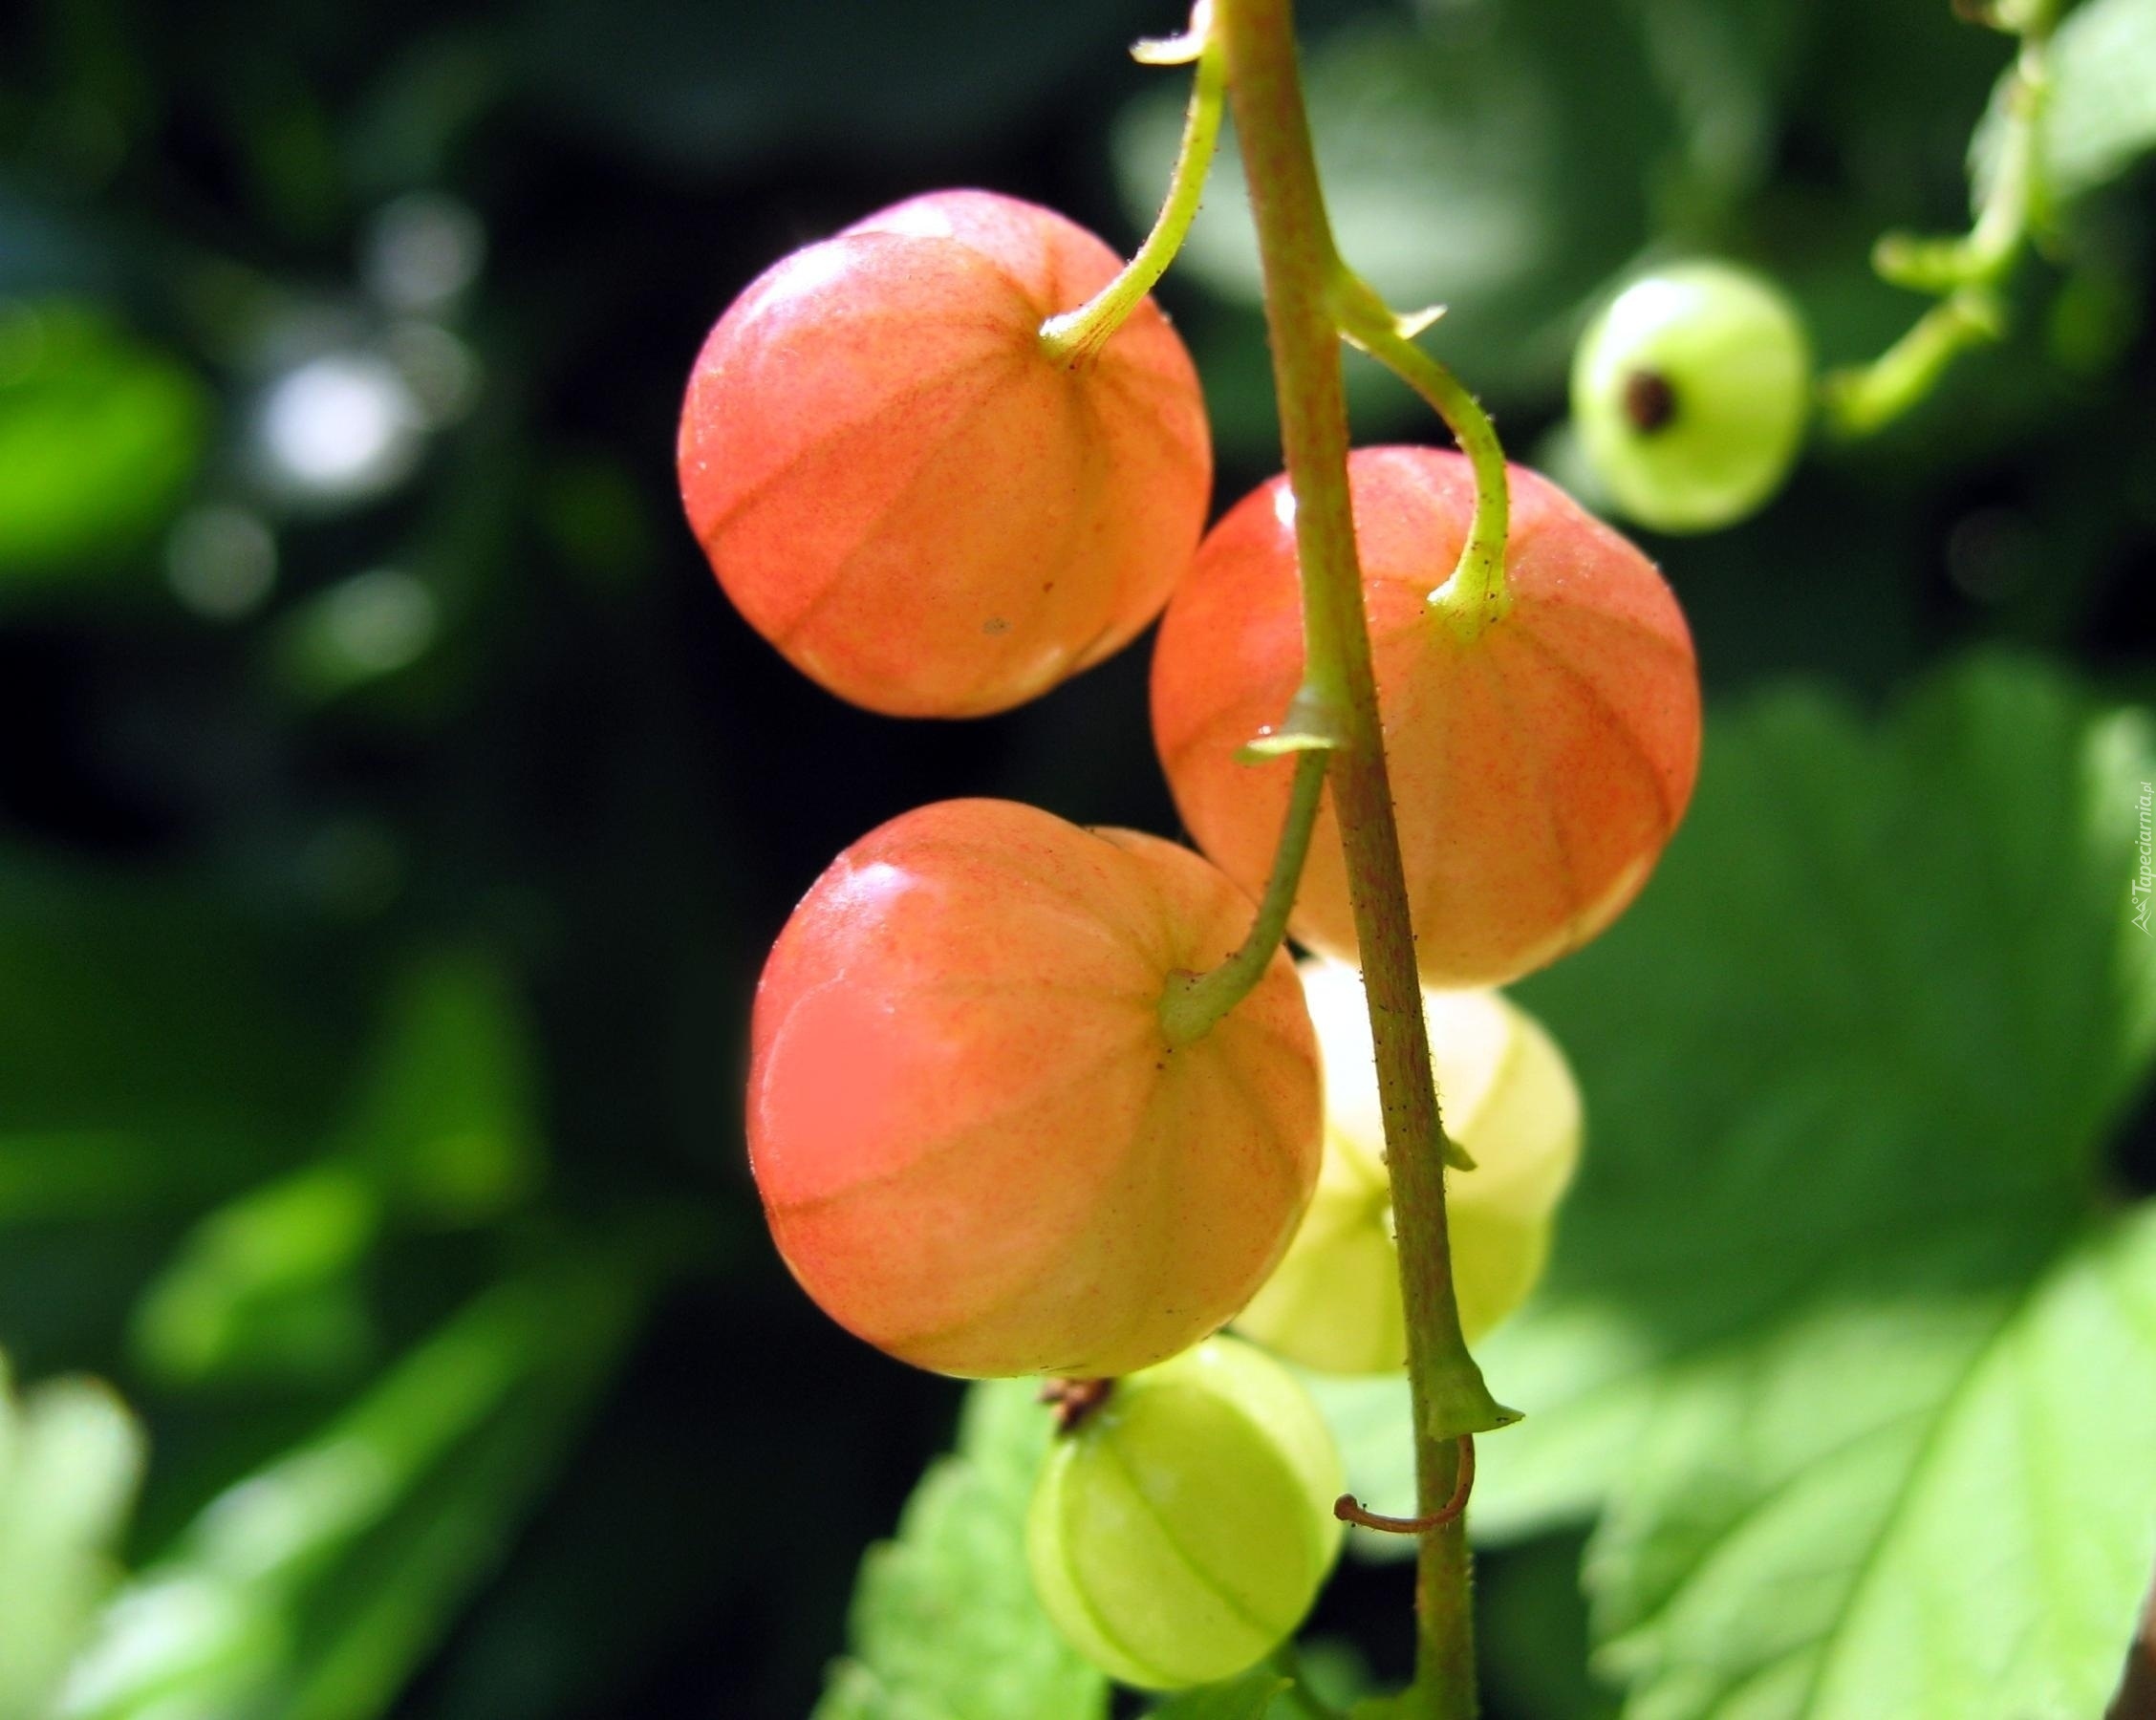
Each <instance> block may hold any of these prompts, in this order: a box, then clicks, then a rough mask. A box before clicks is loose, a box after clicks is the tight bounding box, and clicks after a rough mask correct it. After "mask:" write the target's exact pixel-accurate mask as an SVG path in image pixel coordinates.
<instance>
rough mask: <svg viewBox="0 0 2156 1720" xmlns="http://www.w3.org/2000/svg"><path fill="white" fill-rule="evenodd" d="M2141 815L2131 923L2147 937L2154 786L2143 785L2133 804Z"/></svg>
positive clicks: (2153, 867)
mask: <svg viewBox="0 0 2156 1720" xmlns="http://www.w3.org/2000/svg"><path fill="white" fill-rule="evenodd" d="M2134 805H2135V806H2136V807H2137V808H2138V809H2139V811H2140V813H2141V838H2140V840H2139V841H2138V842H2136V843H2135V844H2134V847H2135V849H2136V850H2137V851H2138V852H2139V854H2140V855H2141V870H2140V874H2139V875H2138V876H2137V877H2136V878H2135V879H2134V882H2133V923H2134V924H2135V925H2137V926H2139V927H2140V928H2141V935H2143V936H2144V937H2146V936H2148V935H2150V934H2149V930H2148V904H2149V897H2150V892H2156V864H2151V856H2152V855H2156V785H2151V784H2148V783H2144V784H2142V785H2141V799H2139V800H2138V801H2136V802H2135V803H2134Z"/></svg>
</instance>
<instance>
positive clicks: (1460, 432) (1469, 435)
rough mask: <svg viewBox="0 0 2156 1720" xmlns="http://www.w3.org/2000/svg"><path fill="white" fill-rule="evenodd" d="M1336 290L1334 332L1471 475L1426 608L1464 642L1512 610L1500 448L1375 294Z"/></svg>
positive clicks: (1451, 380)
mask: <svg viewBox="0 0 2156 1720" xmlns="http://www.w3.org/2000/svg"><path fill="white" fill-rule="evenodd" d="M1346 287H1347V290H1345V291H1341V292H1338V293H1337V294H1336V297H1337V299H1338V315H1339V318H1340V330H1341V333H1344V334H1346V335H1347V336H1348V339H1349V340H1351V341H1353V342H1354V343H1355V345H1357V346H1359V347H1361V348H1362V349H1363V351H1364V352H1366V353H1368V354H1369V355H1370V356H1371V357H1372V358H1375V359H1376V360H1377V361H1378V362H1379V363H1380V364H1383V365H1385V366H1387V367H1388V368H1390V369H1391V371H1392V372H1393V374H1394V375H1396V376H1399V377H1400V378H1401V380H1402V381H1404V382H1406V383H1407V385H1408V386H1409V387H1410V388H1412V389H1413V390H1414V391H1415V393H1417V394H1418V395H1420V396H1421V397H1422V398H1424V399H1425V400H1427V401H1429V402H1430V405H1431V407H1432V409H1433V410H1434V412H1435V413H1436V414H1437V416H1438V417H1439V418H1441V419H1444V420H1445V427H1446V428H1447V429H1448V430H1450V431H1451V432H1452V433H1453V440H1454V441H1456V442H1458V443H1459V446H1460V452H1461V453H1463V454H1465V455H1466V456H1467V462H1468V465H1469V466H1470V467H1471V468H1472V469H1473V471H1474V473H1475V513H1474V516H1473V517H1472V518H1471V519H1470V520H1469V521H1468V525H1467V542H1466V543H1465V544H1463V545H1461V546H1460V557H1459V565H1458V566H1457V567H1456V568H1455V569H1454V570H1453V576H1452V577H1451V578H1450V579H1448V580H1446V581H1445V583H1444V584H1443V585H1441V586H1439V587H1438V588H1437V589H1436V590H1435V591H1433V592H1431V594H1430V605H1431V608H1432V609H1433V610H1434V611H1436V612H1437V613H1440V614H1442V615H1443V616H1444V617H1445V618H1446V619H1447V620H1448V621H1450V622H1451V623H1452V625H1453V626H1454V628H1455V629H1456V630H1457V631H1458V633H1459V634H1460V636H1461V637H1462V638H1463V639H1470V640H1472V639H1474V638H1477V636H1479V635H1480V634H1481V633H1482V630H1483V629H1484V628H1486V627H1488V626H1490V625H1491V624H1492V623H1493V622H1497V621H1501V620H1503V619H1504V617H1505V616H1506V615H1507V614H1508V613H1510V612H1511V609H1512V594H1511V592H1510V591H1508V590H1507V589H1506V587H1505V537H1506V534H1507V533H1508V532H1509V531H1510V529H1511V520H1512V487H1511V483H1510V481H1509V479H1508V478H1507V476H1506V473H1505V457H1504V447H1503V444H1502V443H1500V442H1499V441H1498V431H1497V426H1496V425H1494V424H1493V423H1491V422H1490V415H1489V414H1488V413H1486V412H1484V411H1483V410H1482V403H1481V401H1479V400H1477V398H1475V397H1474V396H1473V395H1472V394H1470V393H1469V392H1468V391H1467V388H1466V386H1465V385H1464V384H1463V383H1462V382H1461V381H1460V379H1459V378H1458V377H1457V376H1454V375H1453V373H1452V372H1451V371H1450V370H1449V369H1447V368H1446V367H1445V366H1444V365H1442V364H1440V363H1439V362H1438V361H1437V360H1436V359H1434V358H1433V357H1432V356H1431V355H1429V354H1428V353H1426V352H1424V351H1423V350H1422V349H1421V348H1420V347H1418V346H1416V345H1415V343H1414V342H1413V341H1412V340H1411V339H1409V338H1408V336H1407V334H1406V333H1403V332H1402V330H1401V327H1400V322H1399V319H1398V318H1397V317H1395V316H1394V315H1393V314H1392V312H1391V311H1390V310H1388V309H1387V308H1386V307H1385V305H1384V304H1383V302H1382V301H1380V300H1379V299H1378V297H1377V295H1376V294H1375V293H1373V292H1371V291H1370V290H1369V288H1368V287H1366V286H1364V285H1363V283H1362V282H1361V281H1359V280H1356V279H1354V278H1353V277H1351V276H1350V277H1348V280H1347V282H1346Z"/></svg>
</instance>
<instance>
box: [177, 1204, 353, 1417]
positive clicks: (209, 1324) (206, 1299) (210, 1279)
mask: <svg viewBox="0 0 2156 1720" xmlns="http://www.w3.org/2000/svg"><path fill="white" fill-rule="evenodd" d="M380 1221H381V1198H380V1195H379V1193H377V1190H376V1189H375V1187H374V1185H373V1184H372V1183H370V1182H369V1181H368V1180H367V1179H366V1178H364V1177H363V1176H361V1175H360V1174H358V1172H356V1171H355V1170H354V1169H353V1168H352V1167H350V1166H348V1165H340V1164H335V1163H321V1164H315V1165H310V1166H308V1167H306V1168H304V1169H302V1170H300V1171H297V1172H293V1173H292V1174H291V1175H290V1176H286V1177H281V1178H279V1179H278V1180H277V1181H275V1182H272V1183H268V1184H265V1185H264V1186H263V1187H262V1188H260V1189H257V1190H254V1191H253V1192H251V1193H248V1194H246V1195H244V1196H242V1197H241V1198H240V1199H238V1200H235V1201H233V1202H231V1203H230V1204H229V1205H227V1206H226V1207H224V1208H222V1209H220V1210H219V1211H217V1212H215V1213H213V1214H211V1215H209V1216H208V1217H207V1218H205V1219H204V1220H203V1221H202V1223H201V1224H200V1225H198V1226H197V1227H196V1228H195V1230H194V1232H193V1233H192V1234H191V1235H190V1236H188V1238H187V1240H186V1242H185V1243H184V1244H183V1248H182V1252H181V1254H180V1256H179V1258H177V1259H176V1260H175V1261H174V1262H173V1263H172V1265H171V1266H170V1267H169V1268H168V1269H167V1270H166V1271H165V1272H164V1274H163V1275H162V1277H160V1278H159V1279H157V1280H156V1281H155V1282H153V1283H152V1284H151V1285H150V1287H149V1289H148V1290H147V1291H145V1292H144V1295H143V1299H142V1301H141V1303H140V1306H139V1307H138V1309H137V1311H136V1319H135V1330H134V1344H135V1350H136V1353H137V1355H138V1356H140V1359H141V1361H142V1363H143V1365H144V1366H146V1367H148V1368H149V1369H150V1370H151V1371H153V1372H155V1373H157V1374H159V1375H161V1376H162V1377H163V1378H165V1379H167V1380H173V1381H185V1382H190V1383H192V1382H200V1381H202V1380H205V1379H207V1378H209V1377H211V1376H213V1375H219V1374H228V1373H235V1372H248V1373H267V1374H300V1375H308V1376H313V1377H325V1376H326V1377H334V1376H335V1375H336V1374H338V1373H341V1372H342V1371H344V1369H346V1368H347V1367H349V1366H350V1365H353V1364H354V1363H355V1362H356V1361H358V1360H359V1359H360V1358H361V1357H362V1356H363V1355H364V1354H365V1352H366V1349H367V1347H368V1345H369V1344H371V1342H372V1340H373V1336H374V1325H373V1322H372V1320H371V1318H370V1316H369V1315H368V1312H367V1307H366V1304H365V1302H364V1301H363V1300H362V1299H361V1298H360V1295H359V1293H358V1289H357V1286H356V1284H355V1283H354V1282H353V1279H352V1274H353V1271H354V1269H355V1268H356V1266H357V1265H358V1263H359V1262H360V1260H361V1259H363V1258H365V1256H366V1253H367V1251H368V1249H369V1248H370V1247H371V1246H372V1245H373V1243H374V1240H375V1236H376V1233H377V1228H378V1226H379V1224H380Z"/></svg>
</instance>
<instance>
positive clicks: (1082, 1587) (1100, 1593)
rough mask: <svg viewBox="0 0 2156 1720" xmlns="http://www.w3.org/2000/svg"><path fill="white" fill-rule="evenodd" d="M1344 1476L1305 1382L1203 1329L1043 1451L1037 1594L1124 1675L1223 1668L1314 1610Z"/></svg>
mask: <svg viewBox="0 0 2156 1720" xmlns="http://www.w3.org/2000/svg"><path fill="white" fill-rule="evenodd" d="M1341 1485H1342V1482H1341V1467H1340V1456H1339V1452H1338V1451H1337V1450H1336V1449H1335V1447H1334V1445H1333V1441H1332V1435H1331V1433H1330V1432H1329V1431H1328V1430H1327V1429H1326V1424H1325V1421H1324V1418H1323V1417H1322V1416H1321V1415H1320V1414H1319V1412H1318V1408H1317V1406H1316V1405H1315V1404H1313V1403H1312V1402H1311V1401H1310V1396H1309V1393H1308V1392H1307V1391H1305V1390H1304V1388H1303V1387H1302V1386H1301V1385H1300V1384H1299V1383H1298V1382H1297V1381H1296V1379H1295V1378H1294V1377H1293V1376H1292V1375H1291V1374H1289V1373H1288V1372H1287V1371H1286V1370H1285V1369H1284V1368H1283V1367H1282V1366H1281V1365H1280V1364H1279V1363H1277V1362H1275V1361H1273V1360H1272V1359H1271V1358H1270V1357H1268V1356H1266V1355H1264V1354H1263V1353H1261V1351H1259V1350H1257V1349H1255V1348H1253V1347H1252V1346H1251V1345H1249V1344H1243V1343H1240V1342H1239V1341H1237V1340H1235V1339H1233V1338H1215V1339H1211V1340H1209V1341H1207V1342H1206V1343H1204V1344H1199V1345H1198V1346H1197V1348H1196V1349H1193V1350H1190V1351H1187V1352H1185V1353H1184V1354H1182V1355H1179V1356H1177V1357H1175V1360H1173V1361H1171V1362H1168V1363H1165V1364H1163V1365H1161V1366H1158V1367H1154V1368H1149V1369H1147V1370H1146V1371H1144V1372H1142V1373H1139V1374H1135V1375H1132V1377H1130V1378H1128V1379H1123V1380H1118V1381H1116V1382H1115V1383H1114V1385H1113V1387H1111V1388H1110V1390H1109V1392H1108V1394H1107V1396H1106V1397H1105V1399H1103V1400H1102V1401H1101V1402H1100V1403H1099V1404H1098V1405H1097V1406H1095V1407H1093V1408H1090V1409H1089V1411H1088V1412H1087V1413H1086V1414H1085V1415H1084V1416H1082V1417H1081V1418H1079V1419H1078V1420H1077V1421H1076V1423H1075V1425H1074V1426H1073V1427H1072V1428H1071V1430H1069V1431H1068V1432H1067V1433H1065V1434H1064V1435H1062V1436H1061V1437H1060V1438H1058V1439H1057V1441H1056V1442H1055V1444H1054V1445H1053V1446H1052V1447H1051V1448H1050V1450H1049V1452H1048V1459H1047V1462H1046V1465H1045V1466H1044V1468H1043V1471H1042V1473H1041V1478H1040V1480H1039V1482H1038V1483H1037V1484H1036V1487H1035V1491H1034V1495H1033V1503H1032V1507H1031V1510H1030V1511H1029V1513H1028V1515H1027V1521H1026V1556H1027V1563H1028V1564H1029V1565H1030V1567H1031V1569H1032V1573H1033V1586H1034V1590H1035V1592H1036V1593H1037V1594H1038V1595H1039V1596H1040V1598H1041V1602H1042V1604H1043V1606H1044V1607H1045V1608H1046V1611H1047V1613H1048V1616H1049V1618H1050V1619H1051V1620H1053V1621H1054V1622H1055V1624H1056V1626H1057V1628H1059V1629H1060V1630H1062V1631H1063V1633H1064V1634H1065V1636H1067V1638H1068V1639H1069V1640H1070V1642H1071V1643H1072V1645H1074V1646H1076V1647H1077V1648H1078V1649H1079V1651H1080V1652H1081V1653H1083V1654H1084V1655H1086V1657H1087V1658H1088V1659H1089V1660H1091V1661H1092V1662H1093V1663H1094V1664H1095V1665H1096V1666H1100V1667H1101V1668H1102V1669H1103V1670H1104V1671H1106V1672H1108V1673H1109V1674H1110V1675H1111V1676H1112V1677H1115V1678H1117V1679H1120V1680H1122V1681H1123V1682H1124V1683H1125V1684H1130V1685H1135V1686H1138V1687H1139V1688H1147V1689H1174V1688H1179V1687H1182V1686H1187V1685H1194V1684H1203V1683H1207V1682H1209V1681H1211V1680H1213V1679H1217V1678H1227V1677H1231V1676H1233V1675H1234V1674H1235V1673H1238V1672H1240V1671H1242V1670H1243V1669H1244V1668H1245V1667H1248V1666H1252V1665H1254V1664H1256V1663H1257V1662H1258V1661H1260V1660H1261V1659H1262V1658H1263V1657H1264V1656H1265V1655H1266V1654H1268V1653H1270V1652H1271V1651H1272V1650H1273V1649H1274V1648H1276V1647H1277V1646H1279V1645H1280V1644H1281V1643H1282V1642H1283V1641H1285V1640H1286V1639H1287V1638H1288V1637H1289V1636H1290V1635H1292V1634H1293V1633H1294V1631H1295V1629H1296V1627H1297V1626H1298V1625H1300V1624H1301V1623H1302V1622H1303V1620H1304V1616H1305V1615H1306V1614H1307V1613H1308V1612H1309V1610H1310V1605H1311V1602H1313V1601H1315V1600H1316V1598H1317V1593H1318V1590H1319V1588H1320V1586H1321V1585H1322V1584H1323V1583H1324V1581H1325V1579H1326V1574H1327V1573H1328V1572H1329V1571H1330V1570H1331V1568H1332V1562H1333V1559H1335V1558H1336V1557H1337V1555H1338V1553H1339V1549H1340V1542H1341V1533H1342V1531H1341V1525H1340V1523H1339V1521H1338V1520H1337V1519H1336V1518H1335V1517H1334V1516H1333V1514H1332V1504H1333V1500H1334V1498H1335V1497H1336V1496H1337V1495H1338V1494H1339V1492H1340V1489H1341Z"/></svg>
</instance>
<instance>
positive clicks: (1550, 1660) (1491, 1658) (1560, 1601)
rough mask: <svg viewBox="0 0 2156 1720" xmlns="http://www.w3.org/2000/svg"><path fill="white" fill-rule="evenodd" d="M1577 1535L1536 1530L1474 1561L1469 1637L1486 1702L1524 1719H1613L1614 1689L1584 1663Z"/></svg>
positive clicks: (1584, 1621) (1583, 1604)
mask: <svg viewBox="0 0 2156 1720" xmlns="http://www.w3.org/2000/svg"><path fill="white" fill-rule="evenodd" d="M1583 1540H1584V1537H1582V1536H1579V1535H1555V1536H1542V1537H1537V1538H1536V1539H1534V1540H1531V1541H1525V1542H1521V1543H1519V1544H1517V1545H1514V1546H1509V1547H1503V1548H1498V1549H1496V1550H1493V1551H1485V1552H1484V1553H1483V1555H1482V1556H1481V1557H1480V1558H1478V1559H1477V1560H1476V1561H1475V1637H1476V1645H1477V1654H1478V1658H1479V1659H1480V1661H1481V1663H1482V1666H1483V1671H1484V1677H1483V1683H1484V1686H1485V1688H1487V1690H1488V1691H1489V1694H1490V1697H1491V1699H1492V1704H1493V1706H1498V1704H1501V1705H1502V1706H1501V1708H1499V1709H1498V1711H1500V1712H1503V1713H1510V1714H1521V1715H1526V1716H1530V1717H1531V1720H1616V1716H1617V1713H1618V1709H1619V1703H1618V1699H1617V1693H1616V1691H1615V1690H1614V1689H1612V1688H1610V1687H1609V1686H1608V1685H1607V1684H1606V1683H1604V1682H1602V1681H1599V1680H1597V1679H1596V1678H1595V1677H1594V1676H1593V1675H1592V1673H1590V1672H1589V1670H1588V1667H1587V1602H1586V1598H1585V1596H1584V1595H1582V1594H1581V1592H1580V1556H1581V1550H1582V1544H1583Z"/></svg>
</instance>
